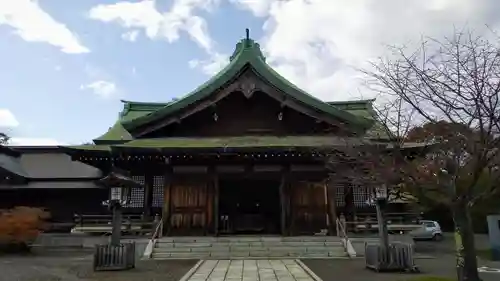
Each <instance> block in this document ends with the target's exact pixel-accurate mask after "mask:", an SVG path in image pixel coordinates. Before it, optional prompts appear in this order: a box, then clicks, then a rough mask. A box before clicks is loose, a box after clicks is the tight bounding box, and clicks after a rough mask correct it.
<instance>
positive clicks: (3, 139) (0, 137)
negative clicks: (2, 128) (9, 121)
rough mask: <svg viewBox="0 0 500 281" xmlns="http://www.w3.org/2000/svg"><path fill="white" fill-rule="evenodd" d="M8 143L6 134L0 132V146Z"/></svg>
mask: <svg viewBox="0 0 500 281" xmlns="http://www.w3.org/2000/svg"><path fill="white" fill-rule="evenodd" d="M8 142H9V136H7V134H5V133H2V132H0V145H6V144H7V143H8Z"/></svg>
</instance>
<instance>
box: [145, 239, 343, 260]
mask: <svg viewBox="0 0 500 281" xmlns="http://www.w3.org/2000/svg"><path fill="white" fill-rule="evenodd" d="M151 258H153V259H158V260H159V259H270V258H272V259H280V258H347V253H346V251H345V249H344V246H343V244H342V242H341V240H340V238H339V237H332V236H303V237H265V236H253V237H245V236H243V237H238V236H233V237H162V238H160V239H158V240H157V242H156V244H155V246H154V249H153V252H152V255H151Z"/></svg>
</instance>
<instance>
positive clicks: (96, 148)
mask: <svg viewBox="0 0 500 281" xmlns="http://www.w3.org/2000/svg"><path fill="white" fill-rule="evenodd" d="M59 148H60V149H61V151H62V152H64V153H66V154H67V155H69V156H72V157H80V156H109V155H111V147H110V146H109V145H98V144H96V145H78V146H59Z"/></svg>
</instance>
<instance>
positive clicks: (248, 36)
mask: <svg viewBox="0 0 500 281" xmlns="http://www.w3.org/2000/svg"><path fill="white" fill-rule="evenodd" d="M245 32H246V35H247V37H246V38H247V40H248V39H250V29H248V28H246V29H245Z"/></svg>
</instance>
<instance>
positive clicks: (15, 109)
mask: <svg viewBox="0 0 500 281" xmlns="http://www.w3.org/2000/svg"><path fill="white" fill-rule="evenodd" d="M479 2H481V3H479ZM496 2H499V1H494V0H454V1H451V0H423V1H417V0H411V1H410V0H408V1H406V2H405V4H404V5H402V4H401V3H400V2H398V1H396V0H379V1H377V4H376V5H375V4H374V1H369V0H352V1H341V0H309V1H306V0H290V1H277V0H163V1H160V0H157V1H152V0H146V1H130V2H126V1H117V0H107V1H98V0H85V1H68V0H40V1H30V0H0V62H1V63H0V130H1V131H5V132H7V133H8V134H10V135H11V136H12V138H13V141H12V143H13V144H26V145H28V144H55V143H64V144H67V143H71V144H77V143H82V142H87V141H90V140H91V139H93V138H95V137H97V136H99V135H100V134H102V133H104V132H105V131H106V130H107V128H108V127H110V126H111V125H112V124H113V123H114V122H115V120H116V118H117V114H118V112H119V111H120V110H121V107H122V104H121V102H120V99H126V100H136V101H168V100H170V99H171V98H173V97H179V96H182V95H184V94H186V93H188V92H189V91H190V90H192V89H194V88H196V87H197V86H198V85H199V84H201V83H203V82H204V81H205V80H207V79H208V78H209V77H210V75H213V74H214V73H215V72H216V71H217V70H218V69H220V68H221V67H222V66H223V65H224V64H225V63H226V62H227V57H228V55H230V54H231V52H232V51H233V48H234V45H235V44H236V42H237V41H238V40H240V39H241V38H242V37H244V35H245V28H250V30H251V37H253V38H254V39H256V40H258V41H259V42H260V43H261V45H262V48H263V51H264V53H265V55H266V56H267V58H268V62H269V63H270V64H271V65H272V66H274V67H275V68H276V69H277V70H278V71H279V72H280V73H281V74H283V75H284V76H285V77H287V78H289V79H290V80H291V81H292V82H294V83H296V84H297V85H299V86H300V87H302V88H304V89H306V90H308V91H309V92H310V93H311V94H313V95H316V96H318V97H320V98H322V99H327V100H346V99H353V98H360V97H371V96H370V94H369V92H366V91H365V90H363V87H362V86H361V85H362V81H360V77H359V74H358V73H356V71H354V69H355V68H356V67H360V66H361V67H362V66H365V65H366V63H367V62H368V61H369V60H370V59H373V58H376V57H377V56H380V55H383V54H385V49H384V47H383V45H384V44H386V43H392V44H396V43H408V42H416V41H415V40H418V39H419V38H420V36H421V35H422V34H425V35H431V36H442V35H445V34H446V35H448V34H449V32H451V31H452V28H453V25H456V24H463V23H467V24H469V25H473V26H484V25H485V24H489V25H490V26H493V27H495V26H498V22H499V21H500V17H499V16H498V13H499V12H496V13H497V14H495V12H492V11H495V10H496V11H499V9H498V8H499V7H500V5H499V4H497V3H496ZM452 3H453V4H452ZM495 5H496V6H495ZM495 8H496V9H495Z"/></svg>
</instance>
